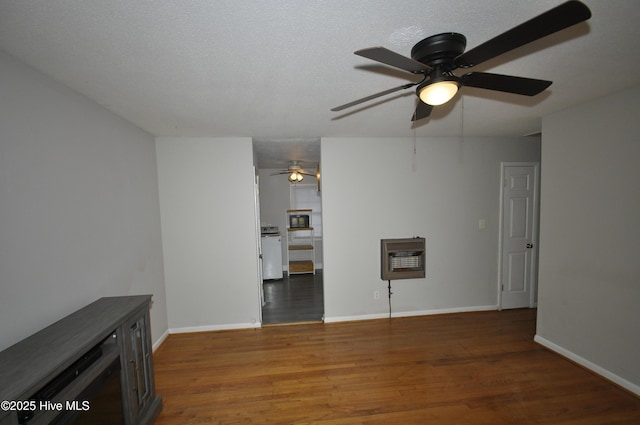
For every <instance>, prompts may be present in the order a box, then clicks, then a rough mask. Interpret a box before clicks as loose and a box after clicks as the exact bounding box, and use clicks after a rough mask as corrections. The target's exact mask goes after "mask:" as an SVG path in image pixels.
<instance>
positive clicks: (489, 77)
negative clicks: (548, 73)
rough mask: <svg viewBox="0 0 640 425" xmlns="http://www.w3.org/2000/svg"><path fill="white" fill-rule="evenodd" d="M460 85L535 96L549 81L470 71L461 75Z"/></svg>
mask: <svg viewBox="0 0 640 425" xmlns="http://www.w3.org/2000/svg"><path fill="white" fill-rule="evenodd" d="M462 85H464V86H469V87H477V88H481V89H488V90H497V91H502V92H507V93H515V94H523V95H526V96H535V95H536V94H538V93H540V92H542V91H544V90H545V89H546V88H547V87H549V86H550V85H551V81H546V80H536V79H534V78H523V77H514V76H512V75H501V74H490V73H487V72H470V73H468V74H465V75H463V76H462Z"/></svg>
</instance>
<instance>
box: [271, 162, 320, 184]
mask: <svg viewBox="0 0 640 425" xmlns="http://www.w3.org/2000/svg"><path fill="white" fill-rule="evenodd" d="M318 173H319V171H317V172H316V173H309V172H308V171H305V170H304V169H303V168H302V162H300V161H295V160H293V161H291V164H289V167H287V169H286V170H280V171H278V172H276V173H273V174H271V175H272V176H277V175H278V174H289V181H291V182H300V181H302V179H303V178H304V176H313V177H316V178H317V177H318Z"/></svg>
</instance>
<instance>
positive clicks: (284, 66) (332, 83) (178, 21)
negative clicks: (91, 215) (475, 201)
mask: <svg viewBox="0 0 640 425" xmlns="http://www.w3.org/2000/svg"><path fill="white" fill-rule="evenodd" d="M560 3H561V1H557V0H536V1H530V0H514V1H504V0H395V1H388V0H348V1H347V0H324V1H319V0H318V1H312V0H308V1H300V0H262V1H258V0H252V1H250V0H215V1H212V0H194V1H188V2H177V1H175V0H138V1H133V0H131V1H124V0H117V1H116V0H0V49H2V50H4V51H6V52H7V53H9V54H11V55H13V56H15V57H17V58H18V59H20V60H22V61H24V62H26V63H27V64H30V65H31V66H33V67H34V68H36V69H38V70H40V71H41V72H43V73H45V74H47V75H49V76H51V77H52V78H54V79H56V80H58V81H60V82H62V83H63V84H66V85H67V86H69V87H71V88H73V89H75V90H77V91H78V92H80V93H83V94H84V95H86V96H88V97H89V98H91V99H94V100H95V101H96V102H98V103H100V104H102V105H103V106H105V107H106V108H108V109H110V110H112V111H113V112H115V113H116V114H118V115H120V116H122V117H124V118H126V119H127V120H129V121H131V122H133V123H135V124H137V125H138V126H140V127H141V128H143V129H145V130H147V131H149V132H151V133H152V134H154V135H159V136H247V137H254V138H257V139H259V140H260V141H262V142H268V141H269V140H273V141H276V142H277V141H280V143H276V144H280V145H282V141H287V142H289V143H288V144H287V146H295V145H296V144H295V143H291V142H292V141H293V142H295V141H296V140H298V141H307V142H308V141H310V140H316V139H318V138H320V137H323V136H346V137H357V136H412V135H414V134H416V135H417V136H459V135H460V134H466V135H477V136H521V135H524V134H527V133H531V132H535V131H538V130H539V129H540V122H541V117H542V116H544V115H546V114H549V113H553V112H555V111H558V110H561V109H564V108H567V107H570V106H572V105H575V104H579V103H581V102H585V101H589V100H593V99H597V98H598V97H601V96H603V95H606V94H608V93H611V92H615V91H619V90H622V89H625V88H628V87H631V86H634V85H637V84H640V73H638V71H637V70H638V68H640V49H638V48H637V45H636V44H635V43H636V42H637V41H638V40H640V26H639V25H637V23H636V21H637V19H638V17H639V16H640V2H638V1H637V0H612V1H605V0H586V1H585V4H587V5H588V6H589V7H590V9H591V11H592V13H593V17H592V18H591V20H589V21H587V22H586V23H582V24H579V25H577V26H575V27H572V28H571V29H569V30H565V31H563V32H561V33H558V34H554V35H552V36H549V37H547V38H546V39H543V40H540V41H537V42H534V43H532V44H530V45H527V46H525V47H522V48H520V49H517V50H516V51H512V52H509V53H507V54H505V55H502V56H500V57H498V58H496V59H493V60H491V61H488V62H486V63H483V64H481V65H480V66H478V67H475V68H474V70H478V71H491V72H496V73H502V74H511V75H518V76H526V77H532V78H540V79H549V80H553V81H554V84H553V85H552V86H551V87H550V88H549V89H548V90H546V91H545V92H544V93H542V94H541V95H539V96H537V97H535V98H528V97H522V96H517V95H511V94H502V93H497V92H489V91H483V90H480V89H473V88H464V89H463V90H462V93H463V94H462V95H458V96H457V97H456V98H455V99H454V101H452V102H450V103H449V104H447V105H445V106H442V107H438V108H436V109H435V110H434V112H433V113H432V115H431V117H430V118H429V119H427V120H422V121H420V122H418V123H417V124H416V125H415V126H412V124H411V122H410V117H411V115H412V113H413V109H414V108H415V103H416V97H415V95H414V92H413V90H412V89H409V90H407V91H404V92H400V93H399V94H393V95H390V96H389V97H386V98H381V99H377V100H376V101H373V102H371V103H370V104H364V105H360V106H359V107H355V108H353V109H350V110H346V111H343V112H342V113H336V112H331V111H330V109H331V108H332V107H334V106H337V105H340V104H343V103H346V102H348V101H351V100H354V99H357V98H361V97H364V96H366V95H369V94H372V93H375V92H379V91H382V90H385V89H388V88H391V87H395V86H399V85H401V84H403V83H405V82H408V81H414V79H415V77H414V76H412V75H411V74H408V73H405V72H402V71H399V70H395V69H391V68H388V67H384V66H379V65H377V64H375V63H374V62H372V61H370V60H367V59H365V58H362V57H359V56H356V55H354V54H353V52H354V51H355V50H358V49H361V48H365V47H372V46H384V47H387V48H389V49H391V50H394V51H396V52H398V53H401V54H404V55H407V56H408V55H409V53H410V50H411V47H412V46H413V45H414V44H415V43H416V42H418V41H420V40H421V39H422V38H424V37H426V36H429V35H432V34H436V33H440V32H449V31H455V32H460V33H462V34H464V35H465V36H466V37H467V49H470V48H473V47H474V46H476V45H478V44H480V43H482V42H484V41H486V40H488V39H490V38H492V37H493V36H495V35H497V34H499V33H501V32H503V31H506V30H508V29H510V28H512V27H513V26H515V25H517V24H520V23H522V22H524V21H526V20H528V19H530V18H532V17H534V16H536V15H538V14H540V13H542V12H545V11H546V10H548V9H550V8H552V7H554V6H556V5H558V4H560ZM634 40H635V41H634ZM414 132H415V133H414ZM274 146H275V145H274Z"/></svg>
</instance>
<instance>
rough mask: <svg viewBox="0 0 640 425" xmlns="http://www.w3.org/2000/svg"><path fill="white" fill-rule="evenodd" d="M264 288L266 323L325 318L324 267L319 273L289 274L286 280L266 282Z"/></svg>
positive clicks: (263, 322) (317, 271)
mask: <svg viewBox="0 0 640 425" xmlns="http://www.w3.org/2000/svg"><path fill="white" fill-rule="evenodd" d="M263 288H264V298H265V301H266V304H265V305H264V306H263V307H262V324H263V325H276V324H285V323H300V322H319V321H322V318H323V315H324V293H323V289H322V270H320V269H319V270H316V273H315V275H314V274H294V275H291V276H289V275H287V274H286V273H285V275H284V278H283V279H282V280H267V281H265V282H264V284H263Z"/></svg>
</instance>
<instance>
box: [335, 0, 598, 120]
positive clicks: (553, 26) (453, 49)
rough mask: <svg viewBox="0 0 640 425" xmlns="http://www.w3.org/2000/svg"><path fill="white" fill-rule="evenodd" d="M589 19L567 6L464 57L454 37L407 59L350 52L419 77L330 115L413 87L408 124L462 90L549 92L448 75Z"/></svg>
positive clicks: (381, 52)
mask: <svg viewBox="0 0 640 425" xmlns="http://www.w3.org/2000/svg"><path fill="white" fill-rule="evenodd" d="M590 17H591V11H590V10H589V8H588V7H587V6H585V5H584V4H583V3H581V2H579V1H575V0H572V1H568V2H566V3H563V4H561V5H559V6H557V7H555V8H553V9H551V10H549V11H547V12H545V13H543V14H541V15H539V16H537V17H535V18H533V19H530V20H528V21H527V22H524V23H523V24H520V25H518V26H517V27H514V28H512V29H510V30H508V31H506V32H504V33H502V34H500V35H498V36H497V37H494V38H492V39H491V40H489V41H487V42H485V43H483V44H480V45H479V46H477V47H475V48H473V49H471V50H469V51H468V52H465V51H464V49H465V47H466V43H467V40H466V37H465V36H464V35H462V34H458V33H454V32H448V33H442V34H437V35H433V36H431V37H427V38H425V39H424V40H422V41H420V42H418V43H417V44H416V45H415V46H413V48H412V49H411V58H408V57H406V56H403V55H401V54H398V53H395V52H393V51H391V50H388V49H386V48H384V47H371V48H367V49H362V50H358V51H356V52H354V53H355V54H356V55H359V56H363V57H365V58H368V59H372V60H374V61H377V62H381V63H384V64H386V65H391V66H394V67H396V68H399V69H402V70H404V71H408V72H411V73H413V74H419V75H422V76H423V78H422V80H420V81H418V82H412V83H408V84H403V85H402V86H399V87H394V88H392V89H389V90H385V91H382V92H379V93H375V94H372V95H370V96H367V97H363V98H362V99H358V100H354V101H353V102H349V103H346V104H344V105H341V106H337V107H335V108H333V109H331V110H332V111H341V110H343V109H347V108H350V107H352V106H355V105H358V104H361V103H364V102H367V101H369V100H373V99H376V98H378V97H381V96H384V95H387V94H390V93H394V92H396V91H400V90H404V89H408V88H410V87H413V86H418V87H417V89H416V95H417V96H418V99H419V101H418V105H417V107H416V110H415V112H414V114H413V116H412V118H411V121H416V120H419V119H422V118H427V117H428V116H429V115H430V114H431V110H432V109H433V107H434V106H437V105H442V104H444V103H446V102H448V101H449V100H451V99H452V98H453V96H455V94H456V93H457V92H458V89H459V88H460V87H462V86H469V87H477V88H482V89H487V90H497V91H502V92H507V93H515V94H520V95H526V96H535V95H536V94H539V93H541V92H542V91H544V90H545V89H546V88H547V87H549V86H550V85H551V81H547V80H537V79H534V78H524V77H515V76H511V75H502V74H492V73H487V72H468V73H466V74H464V75H461V76H457V75H455V74H454V73H453V71H454V70H456V69H458V68H471V67H472V66H475V65H478V64H480V63H482V62H485V61H487V60H489V59H492V58H494V57H496V56H499V55H501V54H503V53H506V52H508V51H510V50H513V49H515V48H517V47H520V46H523V45H525V44H528V43H531V42H532V41H535V40H538V39H540V38H543V37H545V36H547V35H550V34H553V33H555V32H558V31H560V30H563V29H565V28H568V27H571V26H573V25H576V24H578V23H580V22H583V21H586V20H587V19H589V18H590Z"/></svg>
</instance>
